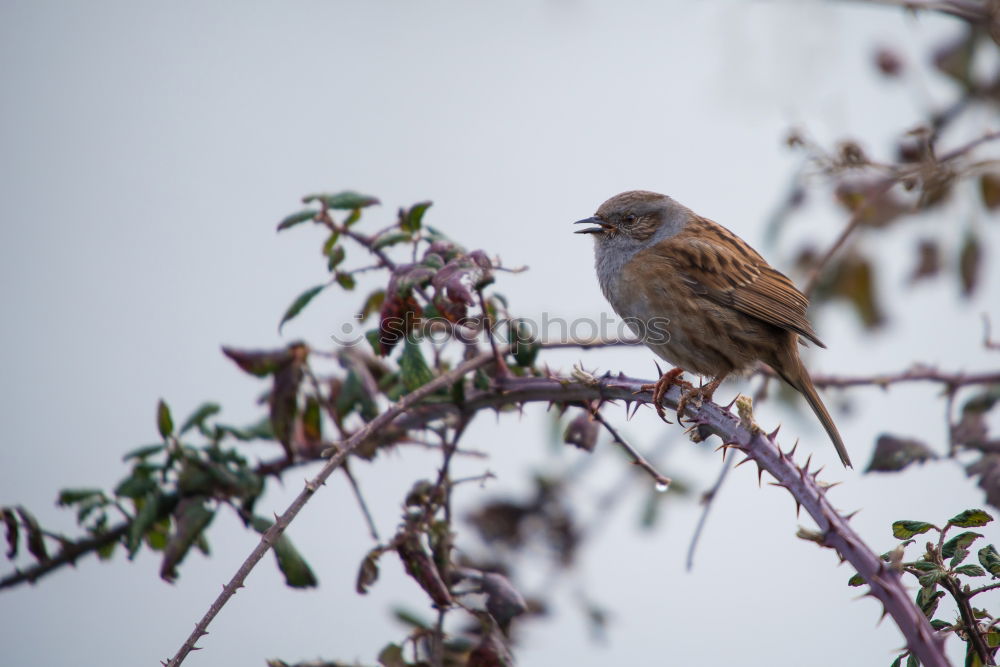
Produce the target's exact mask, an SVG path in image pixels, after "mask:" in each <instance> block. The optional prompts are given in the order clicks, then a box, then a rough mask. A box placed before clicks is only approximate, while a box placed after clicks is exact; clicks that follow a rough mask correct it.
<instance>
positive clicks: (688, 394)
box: [677, 373, 729, 422]
mask: <svg viewBox="0 0 1000 667" xmlns="http://www.w3.org/2000/svg"><path fill="white" fill-rule="evenodd" d="M727 375H729V373H722V374H721V375H719V376H717V377H716V378H715V379H714V380H712V381H711V382H709V383H708V384H706V385H704V386H703V387H698V388H697V389H696V388H694V387H692V386H691V385H690V384H689V385H688V390H687V391H685V392H684V393H682V394H681V400H679V401H677V421H678V422H680V421H681V413H682V412H684V409H685V408H687V404H688V401H690V400H691V399H693V398H697V399H699V401H698V402H699V403H700V402H701V401H710V400H712V396H713V395H715V390H716V389H718V388H719V385H720V384H722V381H723V380H725V379H726V376H727Z"/></svg>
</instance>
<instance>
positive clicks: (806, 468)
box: [802, 454, 813, 473]
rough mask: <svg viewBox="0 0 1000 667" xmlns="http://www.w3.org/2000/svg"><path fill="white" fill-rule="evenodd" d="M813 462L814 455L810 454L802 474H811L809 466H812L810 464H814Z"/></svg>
mask: <svg viewBox="0 0 1000 667" xmlns="http://www.w3.org/2000/svg"><path fill="white" fill-rule="evenodd" d="M812 460H813V455H812V454H810V455H809V456H808V457H807V458H806V464H805V465H804V466H802V472H803V473H807V472H809V465H810V464H811V463H812Z"/></svg>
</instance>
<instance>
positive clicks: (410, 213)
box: [399, 201, 433, 232]
mask: <svg viewBox="0 0 1000 667" xmlns="http://www.w3.org/2000/svg"><path fill="white" fill-rule="evenodd" d="M432 204H433V202H429V201H422V202H418V203H416V204H414V205H413V206H411V207H410V208H409V209H407V210H405V211H403V210H400V215H399V226H400V228H402V229H403V231H407V232H416V231H419V230H420V225H421V223H422V221H423V219H424V213H426V212H427V209H429V208H430V207H431V205H432Z"/></svg>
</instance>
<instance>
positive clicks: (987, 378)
mask: <svg viewBox="0 0 1000 667" xmlns="http://www.w3.org/2000/svg"><path fill="white" fill-rule="evenodd" d="M756 374H758V375H762V376H764V377H767V378H776V377H778V376H777V375H776V374H775V373H774V371H773V370H771V369H770V368H767V367H766V366H763V365H762V366H759V367H758V368H757V370H756ZM812 380H813V384H815V385H816V386H817V387H822V388H824V389H831V388H836V389H844V388H848V387H881V388H882V389H886V388H888V387H889V386H890V385H894V384H903V383H907V382H935V383H938V384H943V385H947V386H948V387H949V388H951V389H957V388H958V387H966V386H971V385H978V384H998V383H1000V370H996V371H986V372H982V373H963V372H954V373H948V372H944V371H939V370H937V369H935V368H929V367H927V366H919V365H918V366H914V367H913V368H911V369H909V370H906V371H902V372H900V373H890V374H886V375H859V376H837V375H820V374H817V375H813V376H812Z"/></svg>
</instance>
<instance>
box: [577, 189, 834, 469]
mask: <svg viewBox="0 0 1000 667" xmlns="http://www.w3.org/2000/svg"><path fill="white" fill-rule="evenodd" d="M580 223H587V224H590V225H592V226H591V227H588V228H586V229H582V230H579V231H578V232H577V233H578V234H592V235H593V237H594V240H595V244H594V254H595V260H596V261H595V265H596V268H597V278H598V280H599V281H600V283H601V290H602V291H603V292H604V296H605V297H606V298H607V300H608V301H609V302H610V303H611V307H612V308H614V309H615V312H616V313H618V315H619V316H620V317H622V318H623V319H624V320H625V322H626V323H627V324H628V325H629V327H630V328H631V329H632V331H633V332H635V334H636V335H637V336H639V337H640V338H641V339H642V341H643V342H644V343H645V344H646V345H647V346H648V347H649V348H650V349H651V350H653V352H655V353H656V354H657V355H658V356H660V357H661V358H663V359H665V360H666V361H668V362H669V363H671V364H673V365H674V366H676V368H674V369H673V370H671V371H669V372H667V373H665V374H664V375H663V377H662V378H660V381H659V382H657V383H656V385H652V386H651V387H652V388H654V394H653V399H654V403H655V404H656V406H657V410H658V411H659V412H660V415H661V416H663V413H662V408H661V407H660V400H661V399H662V397H663V394H664V393H665V392H666V390H667V389H668V388H669V387H670V385H671V384H679V385H681V386H683V387H686V389H687V390H686V391H685V393H684V395H683V398H682V403H681V405H680V406H678V412H682V411H683V405H684V404H685V403H686V402H687V401H688V400H690V399H692V398H696V397H697V398H702V399H711V397H712V394H713V393H714V392H715V390H716V389H717V388H718V386H719V384H721V383H722V381H723V380H724V379H725V378H726V376H728V375H730V374H734V373H736V374H739V373H745V372H747V371H750V370H752V369H753V367H754V366H755V365H756V363H757V362H758V361H763V362H764V363H766V364H767V365H768V366H770V367H771V368H773V369H774V370H775V372H776V373H777V374H778V375H780V376H781V377H782V378H783V379H784V380H785V382H787V383H788V384H790V385H791V386H792V387H794V388H795V389H796V390H797V391H799V392H800V393H801V394H802V395H803V396H805V398H806V400H807V401H808V402H809V405H810V406H811V407H812V409H813V411H814V412H815V413H816V416H817V417H819V420H820V422H822V423H823V428H825V429H826V432H827V433H828V434H829V436H830V439H831V440H832V441H833V444H834V446H835V447H836V448H837V453H838V454H839V455H840V460H841V461H842V462H843V463H844V465H845V466H847V467H851V459H850V457H849V456H848V455H847V449H846V448H845V447H844V441H843V439H841V437H840V433H839V432H838V431H837V427H836V425H835V424H834V423H833V419H832V418H831V417H830V413H829V412H827V410H826V406H824V405H823V401H821V400H820V398H819V395H818V394H817V393H816V387H815V386H813V382H812V379H810V377H809V373H808V371H806V369H805V367H804V366H803V365H802V361H801V359H800V358H799V351H798V344H799V342H800V338H799V337H800V336H801V337H802V338H806V339H808V340H810V341H812V342H813V343H815V344H816V345H819V346H820V347H824V348H825V347H826V346H825V345H824V344H823V343H822V342H821V341H820V339H819V337H817V336H816V332H815V331H813V329H812V326H811V325H810V324H809V320H808V319H806V308H807V307H808V306H809V300H808V299H807V298H806V297H805V295H804V294H802V292H800V291H799V290H797V289H796V288H795V285H793V284H792V281H791V280H789V279H788V278H787V277H786V276H785V275H784V274H782V273H781V272H779V271H776V270H775V269H773V268H772V267H771V266H770V265H769V264H768V263H767V262H766V261H764V258H763V257H761V256H760V255H759V254H757V251H755V250H754V249H753V248H751V247H750V246H749V245H747V244H746V242H744V241H743V240H742V239H741V238H739V237H738V236H736V235H735V234H733V233H732V232H731V231H729V230H728V229H726V228H725V227H723V226H721V225H719V224H716V223H715V222H712V221H711V220H709V219H707V218H703V217H701V216H699V215H697V214H696V213H694V212H693V211H691V210H690V209H688V208H686V207H684V206H682V205H681V204H678V203H677V202H675V201H674V200H673V199H671V198H670V197H667V196H666V195H661V194H658V193H656V192H647V191H644V190H634V191H631V192H623V193H621V194H620V195H615V196H614V197H612V198H611V199H609V200H607V201H606V202H604V203H603V204H601V206H600V208H599V209H597V213H596V214H595V215H594V216H593V217H591V218H587V219H585V220H580V221H578V222H577V223H576V224H580ZM685 370H687V371H691V372H694V373H697V374H699V375H704V376H708V377H712V378H713V379H712V381H711V382H709V383H708V384H707V385H705V386H703V387H699V388H697V389H695V388H693V387H692V386H691V385H690V384H689V383H686V382H683V381H679V380H678V377H679V376H680V375H681V373H683V372H684V371H685Z"/></svg>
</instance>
